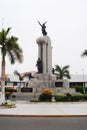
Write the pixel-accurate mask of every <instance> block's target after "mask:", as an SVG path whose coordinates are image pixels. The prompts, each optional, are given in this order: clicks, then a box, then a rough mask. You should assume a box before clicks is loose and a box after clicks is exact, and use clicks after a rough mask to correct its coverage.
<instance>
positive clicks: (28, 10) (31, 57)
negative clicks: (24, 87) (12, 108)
mask: <svg viewBox="0 0 87 130" xmlns="http://www.w3.org/2000/svg"><path fill="white" fill-rule="evenodd" d="M38 21H40V22H41V24H42V23H44V22H45V21H47V23H46V31H47V33H48V35H49V37H50V38H51V44H52V47H53V49H52V66H53V67H54V68H55V65H60V66H61V67H63V66H65V65H69V66H70V68H69V71H70V73H71V74H83V73H84V74H87V57H85V58H82V57H81V53H82V52H83V51H84V50H85V49H87V0H0V31H1V29H2V28H5V29H7V28H8V27H12V29H11V31H10V34H9V35H13V36H16V37H18V39H19V40H18V43H19V45H20V46H21V48H22V49H23V55H24V62H23V63H22V64H19V63H17V62H16V63H15V64H14V65H11V64H10V62H9V60H8V57H6V74H11V73H13V72H14V71H15V70H18V71H19V72H20V73H22V72H28V71H37V68H36V61H37V58H38V45H37V43H36V39H37V38H38V37H40V36H42V33H41V27H40V25H39V24H38ZM0 64H1V55H0ZM0 70H1V67H0Z"/></svg>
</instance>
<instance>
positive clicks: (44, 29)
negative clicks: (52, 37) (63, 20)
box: [38, 21, 47, 36]
mask: <svg viewBox="0 0 87 130" xmlns="http://www.w3.org/2000/svg"><path fill="white" fill-rule="evenodd" d="M38 23H39V25H40V26H41V28H42V34H43V35H44V36H46V35H47V32H46V26H45V24H46V23H47V22H45V23H43V24H42V25H41V23H40V22H39V21H38Z"/></svg>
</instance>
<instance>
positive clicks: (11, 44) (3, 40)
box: [0, 28, 23, 102]
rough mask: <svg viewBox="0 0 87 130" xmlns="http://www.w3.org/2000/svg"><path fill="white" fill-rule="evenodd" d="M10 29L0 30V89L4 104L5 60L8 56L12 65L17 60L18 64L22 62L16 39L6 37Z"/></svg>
mask: <svg viewBox="0 0 87 130" xmlns="http://www.w3.org/2000/svg"><path fill="white" fill-rule="evenodd" d="M10 30H11V28H8V29H7V30H5V29H2V30H1V32H0V49H1V55H2V64H1V87H2V90H1V92H2V102H5V88H4V86H5V66H6V62H5V58H6V55H8V57H9V60H10V62H11V64H14V63H15V61H16V60H17V61H18V62H19V63H22V61H23V52H22V49H21V48H20V46H19V44H18V43H17V42H18V38H17V37H14V36H8V34H9V31H10Z"/></svg>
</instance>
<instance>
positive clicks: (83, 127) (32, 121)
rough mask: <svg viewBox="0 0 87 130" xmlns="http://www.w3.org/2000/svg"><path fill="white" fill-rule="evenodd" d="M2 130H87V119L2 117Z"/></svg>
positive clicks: (0, 126)
mask: <svg viewBox="0 0 87 130" xmlns="http://www.w3.org/2000/svg"><path fill="white" fill-rule="evenodd" d="M0 130H87V117H56V118H55V117H50V118H49V117H0Z"/></svg>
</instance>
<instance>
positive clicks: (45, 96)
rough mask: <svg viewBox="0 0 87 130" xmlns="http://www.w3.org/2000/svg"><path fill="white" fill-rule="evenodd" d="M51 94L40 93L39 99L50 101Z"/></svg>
mask: <svg viewBox="0 0 87 130" xmlns="http://www.w3.org/2000/svg"><path fill="white" fill-rule="evenodd" d="M51 99H52V95H50V94H40V96H39V101H46V102H47V101H51Z"/></svg>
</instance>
